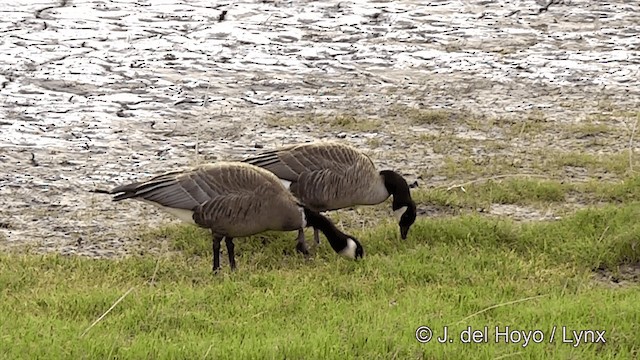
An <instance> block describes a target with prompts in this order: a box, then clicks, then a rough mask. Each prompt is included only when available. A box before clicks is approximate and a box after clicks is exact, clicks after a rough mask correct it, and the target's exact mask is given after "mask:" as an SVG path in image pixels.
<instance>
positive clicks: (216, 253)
mask: <svg viewBox="0 0 640 360" xmlns="http://www.w3.org/2000/svg"><path fill="white" fill-rule="evenodd" d="M222 238H224V236H219V235H215V234H214V235H213V273H214V274H215V273H217V272H218V270H220V242H222Z"/></svg>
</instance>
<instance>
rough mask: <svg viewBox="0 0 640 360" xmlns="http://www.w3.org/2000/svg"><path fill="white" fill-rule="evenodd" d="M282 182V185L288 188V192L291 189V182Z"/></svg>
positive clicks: (282, 180) (281, 180)
mask: <svg viewBox="0 0 640 360" xmlns="http://www.w3.org/2000/svg"><path fill="white" fill-rule="evenodd" d="M280 182H281V183H282V185H284V187H285V188H287V190H289V188H290V187H291V181H287V180H284V179H280Z"/></svg>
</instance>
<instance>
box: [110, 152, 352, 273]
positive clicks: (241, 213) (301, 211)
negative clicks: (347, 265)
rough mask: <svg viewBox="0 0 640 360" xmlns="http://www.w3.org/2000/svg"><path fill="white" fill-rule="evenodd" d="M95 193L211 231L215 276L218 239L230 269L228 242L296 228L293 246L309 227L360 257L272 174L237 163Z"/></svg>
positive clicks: (341, 251)
mask: <svg viewBox="0 0 640 360" xmlns="http://www.w3.org/2000/svg"><path fill="white" fill-rule="evenodd" d="M98 192H107V193H109V194H115V196H114V198H113V201H119V200H124V199H138V200H142V201H144V202H147V203H151V204H153V205H156V206H158V207H160V208H161V209H163V210H165V211H167V212H169V213H171V214H173V215H174V216H176V217H178V218H179V219H181V220H183V221H185V222H188V223H192V224H196V225H198V226H200V227H203V228H208V229H211V233H212V236H213V271H214V273H215V272H216V271H217V270H218V269H220V243H221V242H222V239H225V244H226V246H227V251H228V253H229V266H230V267H231V269H232V270H235V268H236V262H235V256H234V244H233V238H234V237H243V236H250V235H254V234H257V233H261V232H263V231H267V230H278V231H293V230H298V244H304V243H305V241H304V231H303V228H304V227H306V226H312V227H314V229H319V230H320V231H322V232H323V233H324V235H325V236H326V237H327V239H328V240H329V243H330V244H331V247H333V249H334V250H335V251H336V252H337V253H339V254H340V255H343V256H345V257H348V258H351V259H357V258H361V257H363V255H364V250H363V248H362V245H361V244H360V242H359V241H358V240H357V239H356V238H354V237H352V236H350V235H347V234H344V233H342V232H341V231H340V230H338V229H337V228H336V227H335V226H334V225H333V223H332V222H331V221H330V220H329V219H327V218H326V217H324V216H322V215H321V214H319V213H317V212H315V211H313V210H311V209H308V208H305V207H303V206H302V205H300V204H299V203H298V201H297V199H296V198H295V197H294V196H293V195H292V194H291V193H290V192H289V191H287V189H286V188H285V187H284V186H283V185H282V183H281V182H280V180H279V179H278V178H277V177H276V176H275V175H273V174H272V173H270V172H268V171H266V170H263V169H261V168H259V167H256V166H253V165H249V164H244V163H241V162H218V163H213V164H206V165H201V166H198V167H195V168H192V169H190V170H186V171H173V172H168V173H165V174H162V175H159V176H156V177H154V178H152V179H150V180H147V181H144V182H135V183H132V184H128V185H123V186H118V187H116V188H114V189H113V190H111V191H98ZM298 250H299V251H300V246H298Z"/></svg>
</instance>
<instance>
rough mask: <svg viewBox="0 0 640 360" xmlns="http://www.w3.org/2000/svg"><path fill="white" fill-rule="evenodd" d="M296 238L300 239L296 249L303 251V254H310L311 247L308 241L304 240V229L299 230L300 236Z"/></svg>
mask: <svg viewBox="0 0 640 360" xmlns="http://www.w3.org/2000/svg"><path fill="white" fill-rule="evenodd" d="M296 240H297V241H298V244H297V245H296V250H298V251H299V252H301V253H302V254H303V255H309V247H308V246H307V242H306V241H305V240H304V229H300V230H298V238H297V239H296Z"/></svg>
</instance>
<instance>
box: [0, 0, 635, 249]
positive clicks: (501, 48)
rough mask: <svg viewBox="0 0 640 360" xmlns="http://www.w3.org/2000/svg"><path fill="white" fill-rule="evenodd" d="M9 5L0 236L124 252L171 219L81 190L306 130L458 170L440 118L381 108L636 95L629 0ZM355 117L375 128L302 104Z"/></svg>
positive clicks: (615, 105)
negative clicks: (425, 119) (434, 136)
mask: <svg viewBox="0 0 640 360" xmlns="http://www.w3.org/2000/svg"><path fill="white" fill-rule="evenodd" d="M0 13H1V16H0V34H1V43H0V49H1V50H2V51H1V53H0V100H1V101H0V104H1V106H0V114H1V117H0V243H2V246H4V247H12V246H18V245H25V244H26V245H28V246H32V247H34V248H35V249H37V250H40V251H59V252H61V253H76V254H82V255H87V256H94V257H110V256H118V255H122V254H126V253H128V252H130V251H131V248H130V246H129V244H130V243H131V241H133V240H132V234H134V233H135V231H136V230H137V229H139V228H145V227H149V226H158V225H160V224H163V223H166V222H168V221H172V219H171V218H170V217H168V216H167V215H164V214H162V213H158V212H157V211H155V210H154V209H150V208H149V207H148V206H146V205H143V204H138V203H136V202H123V203H112V202H111V201H110V199H109V198H108V197H105V196H104V195H100V194H94V193H91V192H89V190H91V189H94V188H96V187H97V188H111V187H113V186H115V185H118V184H121V183H123V182H127V181H132V180H137V179H140V178H144V177H146V176H151V175H154V174H157V173H159V172H163V171H165V170H167V169H172V168H180V167H186V166H190V165H193V164H194V163H195V162H198V161H200V162H202V161H215V160H222V159H226V160H233V159H240V158H242V157H243V156H244V155H245V154H248V153H253V152H255V151H259V150H261V149H265V148H272V147H275V146H280V145H283V144H288V143H295V142H304V141H308V140H313V139H339V140H341V141H346V142H350V143H352V144H354V145H356V146H358V147H360V148H362V149H363V150H365V151H366V152H367V153H369V154H370V155H371V156H372V158H373V159H374V161H376V163H378V164H379V166H380V167H381V168H394V169H397V170H399V171H400V172H402V173H404V174H405V175H406V176H407V177H408V178H409V180H410V181H413V180H416V179H418V183H419V185H420V186H423V187H427V188H428V187H431V186H438V185H442V184H446V183H451V182H455V180H456V179H446V178H443V177H441V176H438V174H437V173H433V170H434V169H437V168H438V165H439V164H440V162H441V161H442V156H441V155H440V154H436V152H434V151H433V149H432V148H431V146H430V144H429V143H425V142H420V141H416V140H415V136H414V135H415V134H420V133H432V132H434V131H435V132H438V131H444V130H443V129H442V127H438V126H436V125H428V124H427V125H424V124H422V125H420V124H415V123H412V122H410V121H407V120H406V119H403V118H402V117H401V116H400V117H398V116H393V114H392V110H390V109H397V108H408V109H445V110H448V111H464V112H469V113H474V114H482V116H487V117H505V118H510V119H514V121H517V120H518V119H522V118H525V117H527V116H529V115H528V114H531V112H532V111H541V112H543V113H544V114H545V118H546V121H550V122H557V123H559V124H560V123H567V122H576V123H579V122H581V121H584V120H585V119H586V118H587V117H589V116H590V115H592V114H595V113H601V112H603V107H606V109H607V111H609V112H610V113H611V114H612V115H611V116H612V117H614V118H615V116H616V115H615V114H625V113H628V112H630V111H637V109H638V105H639V104H638V103H639V100H638V99H639V95H640V87H639V85H640V84H639V82H640V33H639V32H640V3H638V2H637V1H623V0H612V1H609V2H606V3H604V2H595V1H586V0H564V1H553V2H547V1H544V2H541V1H527V0H522V1H473V0H466V1H462V0H457V1H447V0H437V1H381V0H376V1H341V2H333V1H277V0H273V1H266V0H265V1H235V2H223V1H197V0H193V1H145V0H139V1H74V0H66V1H36V2H34V1H11V2H9V1H7V0H2V1H0ZM603 104H606V106H603ZM344 113H348V114H357V115H358V116H361V117H366V118H371V119H379V121H380V122H379V126H377V127H376V128H374V129H367V130H363V131H353V130H351V131H350V130H345V129H332V128H327V127H326V126H320V125H319V124H317V123H315V122H314V121H313V117H309V114H312V115H314V116H330V115H332V114H333V115H335V114H344ZM620 116H621V118H620V119H618V120H619V124H620V126H629V124H628V121H629V119H626V118H623V116H622V115H620ZM279 118H291V119H296V118H297V119H307V121H302V120H301V121H299V122H297V123H289V124H278V123H277V122H276V123H275V124H274V123H273V121H272V120H273V119H279ZM447 131H449V132H450V133H452V134H453V135H454V136H457V137H460V138H469V137H472V138H474V139H480V140H481V139H483V138H493V137H500V136H502V135H501V132H500V129H494V130H493V131H487V132H481V133H478V131H471V130H469V129H465V128H463V127H454V128H451V129H447ZM546 135H547V137H549V136H551V138H548V139H547V140H546V142H545V143H546V144H548V143H554V140H553V136H552V134H551V135H549V134H546ZM408 139H413V140H411V141H409V140H408ZM374 143H375V144H376V145H375V146H373V145H372V144H374ZM509 143H510V144H512V146H513V148H512V149H505V150H504V151H505V154H510V153H512V152H513V151H515V150H514V149H520V148H523V147H536V146H541V145H540V144H541V141H540V139H537V140H535V141H533V140H530V139H529V140H527V139H518V138H515V139H513V141H511V142H509ZM562 146H565V147H571V146H575V148H576V149H580V146H581V145H580V142H566V143H565V144H564V145H562ZM626 146H628V144H627V141H626V140H619V141H612V142H611V143H609V144H607V147H603V148H598V149H595V150H589V151H596V152H604V153H607V152H608V151H617V150H619V149H621V148H625V147H626ZM196 152H197V153H198V155H197V156H196ZM479 156H481V155H479ZM420 206H421V207H422V208H423V210H424V209H427V205H425V204H422V205H420ZM500 209H501V211H502V212H503V214H502V213H501V215H505V216H509V215H513V214H514V213H515V212H517V209H510V208H508V207H501V208H500ZM423 212H426V210H424V211H423Z"/></svg>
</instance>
